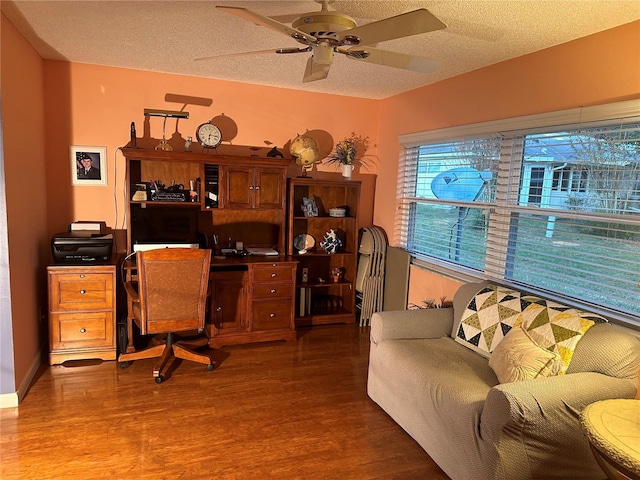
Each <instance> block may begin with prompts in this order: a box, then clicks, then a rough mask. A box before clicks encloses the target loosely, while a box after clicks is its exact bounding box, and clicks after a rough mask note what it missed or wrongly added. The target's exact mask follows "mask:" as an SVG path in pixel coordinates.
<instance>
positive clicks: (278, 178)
mask: <svg viewBox="0 0 640 480" xmlns="http://www.w3.org/2000/svg"><path fill="white" fill-rule="evenodd" d="M255 180H256V185H255V195H256V201H255V207H256V208H283V206H284V185H285V181H286V173H285V172H284V170H283V169H279V168H260V167H258V168H256V174H255Z"/></svg>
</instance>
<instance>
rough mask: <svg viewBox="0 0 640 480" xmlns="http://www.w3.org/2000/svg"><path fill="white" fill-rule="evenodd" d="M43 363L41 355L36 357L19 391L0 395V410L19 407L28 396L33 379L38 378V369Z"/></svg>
mask: <svg viewBox="0 0 640 480" xmlns="http://www.w3.org/2000/svg"><path fill="white" fill-rule="evenodd" d="M41 363H42V355H41V353H39V354H38V355H36V358H35V359H34V360H33V363H32V364H31V367H30V368H29V371H28V372H27V374H26V375H25V377H24V379H23V380H22V383H20V386H19V387H18V390H17V391H16V392H14V393H2V394H0V408H13V407H17V406H18V405H19V403H20V402H21V401H22V399H23V398H24V396H25V395H26V394H27V391H28V390H29V386H30V385H31V382H32V381H33V378H34V377H35V376H36V373H37V372H38V369H39V368H40V365H41Z"/></svg>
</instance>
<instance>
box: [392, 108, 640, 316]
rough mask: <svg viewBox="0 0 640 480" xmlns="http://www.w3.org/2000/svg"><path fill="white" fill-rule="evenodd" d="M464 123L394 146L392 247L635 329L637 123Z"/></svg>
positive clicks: (639, 185)
mask: <svg viewBox="0 0 640 480" xmlns="http://www.w3.org/2000/svg"><path fill="white" fill-rule="evenodd" d="M638 111H640V108H639V109H638ZM546 120H553V119H552V118H550V119H546ZM515 123H518V122H515ZM549 125H551V124H549ZM473 128H474V136H473V137H471V138H464V135H459V136H458V137H457V138H448V139H447V138H444V137H443V138H437V139H428V140H427V141H424V142H415V143H413V144H410V145H406V146H405V148H404V149H403V152H402V156H401V159H400V168H399V178H398V210H397V216H396V224H395V236H394V238H395V242H396V244H399V245H401V246H403V247H404V248H406V249H407V250H408V251H409V252H411V253H412V255H413V256H414V258H415V259H416V261H418V262H426V263H427V264H428V265H429V266H431V267H436V268H440V269H442V268H444V269H445V270H447V271H448V273H449V274H453V275H454V276H455V275H456V273H458V274H460V275H469V273H471V274H474V273H475V275H476V276H478V277H481V278H490V279H494V280H496V281H499V282H501V283H507V284H513V285H514V286H519V287H524V288H526V289H528V290H531V291H539V292H541V293H544V294H545V295H547V296H551V297H552V298H553V297H554V296H557V297H558V299H559V300H561V301H563V302H564V303H570V304H571V303H573V304H574V305H576V306H589V308H590V309H596V310H602V312H603V313H606V314H609V315H610V316H614V317H617V318H620V319H622V320H625V321H628V322H631V323H635V324H637V325H640V320H638V317H639V316H640V288H638V283H639V282H640V118H638V117H637V116H636V117H629V118H627V119H623V120H620V119H616V120H615V121H612V120H609V119H607V118H605V119H604V120H602V121H600V122H595V123H593V122H590V123H589V124H585V123H584V122H583V123H579V124H577V125H563V126H553V125H551V126H544V125H543V126H540V125H532V126H531V127H530V128H526V129H521V130H518V131H502V132H499V133H488V134H487V135H485V136H482V135H478V134H477V133H478V130H479V127H478V126H474V127H473ZM493 131H494V132H495V130H493ZM441 133H445V132H441ZM455 133H456V134H460V133H463V132H459V131H458V132H455Z"/></svg>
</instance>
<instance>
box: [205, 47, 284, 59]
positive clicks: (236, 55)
mask: <svg viewBox="0 0 640 480" xmlns="http://www.w3.org/2000/svg"><path fill="white" fill-rule="evenodd" d="M265 53H276V51H275V50H273V49H271V50H258V51H255V52H240V53H229V54H226V55H214V56H212V57H200V58H195V59H194V62H208V61H210V60H216V59H218V58H231V57H244V56H247V55H262V54H265Z"/></svg>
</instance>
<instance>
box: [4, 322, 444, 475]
mask: <svg viewBox="0 0 640 480" xmlns="http://www.w3.org/2000/svg"><path fill="white" fill-rule="evenodd" d="M298 336H299V340H298V342H297V343H294V342H289V343H284V342H274V343H269V344H262V345H259V344H254V345H245V346H235V347H224V348H222V349H219V350H213V351H211V354H212V356H213V358H214V360H215V361H216V362H217V364H218V366H217V368H216V369H215V370H214V371H212V372H207V371H206V370H205V368H204V366H202V365H196V364H192V363H191V362H182V363H180V364H179V365H178V366H177V368H176V369H175V370H174V371H173V373H172V375H171V377H170V378H168V379H167V380H166V381H165V382H164V383H162V384H160V385H158V384H156V383H155V382H154V381H153V379H152V375H151V370H152V367H153V360H139V361H137V362H134V363H133V364H132V365H131V366H130V367H129V368H128V369H124V370H123V369H121V368H120V367H119V365H118V364H117V363H116V362H103V363H99V362H94V364H89V365H80V366H73V367H65V366H55V367H43V368H42V369H41V371H40V372H39V375H38V378H37V379H36V380H35V382H34V384H33V385H32V387H31V389H30V391H29V393H28V394H27V396H26V397H25V398H24V400H23V401H22V403H21V404H20V406H19V407H18V408H8V409H0V439H1V440H0V465H1V470H0V478H2V479H3V480H9V479H20V480H28V479H37V480H47V479H56V480H74V479H82V480H91V479H103V478H105V479H106V478H109V479H113V480H115V479H125V478H128V479H154V480H158V479H167V480H174V479H185V480H193V479H216V480H217V479H234V480H241V479H263V478H277V479H314V480H315V479H340V480H343V479H358V480H365V479H385V480H387V479H402V480H408V479H429V480H440V479H442V480H446V479H448V477H447V476H446V475H445V474H444V473H442V471H441V470H440V469H439V468H438V467H437V466H436V465H435V464H434V463H433V461H432V460H431V459H430V458H429V457H428V456H427V454H426V453H425V452H424V451H423V450H422V449H421V448H420V447H419V446H418V444H417V443H415V442H414V441H413V440H412V439H411V438H410V437H409V436H408V435H407V434H406V433H405V432H404V431H403V430H402V429H401V428H400V427H399V426H397V425H396V424H395V423H394V422H393V420H391V418H389V417H388V416H387V415H386V414H385V413H384V412H383V411H382V410H381V409H380V408H379V407H378V406H377V405H376V404H375V403H373V402H372V401H371V400H370V399H369V397H367V395H366V380H367V363H368V354H369V332H368V328H361V327H358V326H355V325H337V326H321V327H313V328H305V329H301V330H299V334H298Z"/></svg>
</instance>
